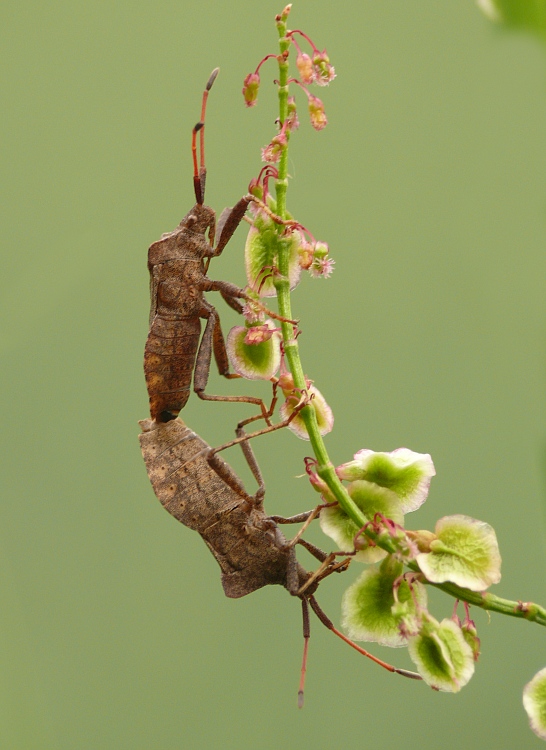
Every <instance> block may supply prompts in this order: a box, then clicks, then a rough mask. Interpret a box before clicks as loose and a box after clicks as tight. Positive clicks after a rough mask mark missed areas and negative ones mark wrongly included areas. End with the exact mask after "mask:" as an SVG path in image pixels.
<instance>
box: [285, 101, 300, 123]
mask: <svg viewBox="0 0 546 750" xmlns="http://www.w3.org/2000/svg"><path fill="white" fill-rule="evenodd" d="M284 125H285V128H286V129H287V130H297V129H298V128H299V126H300V121H299V120H298V113H297V111H296V99H295V98H294V97H293V96H289V97H288V114H287V115H286V120H285V123H284Z"/></svg>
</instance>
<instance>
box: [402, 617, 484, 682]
mask: <svg viewBox="0 0 546 750" xmlns="http://www.w3.org/2000/svg"><path fill="white" fill-rule="evenodd" d="M408 650H409V655H410V657H411V659H412V661H413V662H414V664H415V665H416V666H417V669H418V671H419V674H420V675H421V677H422V678H423V680H424V681H425V682H426V683H427V684H428V685H430V686H431V687H434V688H436V689H437V690H442V691H444V692H448V693H456V692H458V691H459V690H460V689H461V688H462V687H464V686H465V685H466V684H467V682H468V681H469V680H470V678H471V677H472V675H473V674H474V656H473V653H472V649H471V648H470V646H469V645H468V643H467V642H466V640H465V638H464V636H463V633H462V631H461V628H460V627H459V625H457V623H455V622H454V621H453V620H442V622H438V621H437V620H435V619H434V618H433V617H432V616H431V615H428V618H427V620H426V621H425V622H424V624H423V626H422V628H421V631H420V632H419V634H418V635H415V636H410V637H409V639H408Z"/></svg>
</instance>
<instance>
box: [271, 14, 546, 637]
mask: <svg viewBox="0 0 546 750" xmlns="http://www.w3.org/2000/svg"><path fill="white" fill-rule="evenodd" d="M277 29H278V32H279V46H280V55H279V58H278V60H279V121H280V123H281V124H282V123H284V121H285V119H286V117H287V113H288V90H289V89H288V76H289V73H288V59H287V57H285V56H284V54H283V53H285V52H287V51H288V48H289V47H290V39H288V38H287V37H286V31H287V26H286V18H281V19H279V20H278V21H277ZM289 139H290V133H287V140H288V141H289ZM288 145H289V143H288V142H287V144H286V146H285V147H284V148H283V150H282V153H281V157H280V159H279V166H278V173H279V176H278V179H277V180H276V184H275V191H276V198H277V206H276V213H277V214H278V215H279V216H280V217H281V218H282V219H286V218H287V213H286V192H287V188H288ZM278 231H279V234H280V233H282V231H283V227H282V226H279V227H278ZM280 246H281V248H282V249H281V250H280V252H279V258H278V265H279V269H278V270H279V277H278V278H277V279H276V280H275V287H276V290H277V299H278V304H279V312H280V314H281V315H282V316H283V317H284V318H287V319H289V320H292V319H293V316H292V307H291V303H290V282H289V280H288V277H289V251H288V244H287V243H284V244H283V243H280ZM281 328H282V335H283V347H284V354H285V357H286V361H287V364H288V368H289V370H290V372H291V373H292V377H293V378H294V385H295V387H296V388H298V389H300V390H302V391H303V390H305V389H306V388H307V383H306V380H305V376H304V372H303V367H302V364H301V360H300V355H299V346H298V342H297V340H296V338H295V337H294V331H293V327H292V325H291V324H290V323H281ZM300 414H301V417H302V419H303V421H304V423H305V427H306V428H307V432H308V434H309V440H310V443H311V446H312V448H313V452H314V454H315V457H316V459H317V462H318V467H317V474H318V475H319V476H320V477H321V479H323V480H324V481H325V482H326V484H327V486H328V488H329V489H330V491H331V492H332V494H333V496H334V497H335V498H336V500H337V501H338V503H339V505H340V507H341V508H342V509H343V511H344V512H345V513H346V514H347V515H348V516H349V518H351V520H352V521H353V522H354V523H355V524H356V525H357V527H358V528H362V527H365V529H364V531H365V533H366V535H367V536H368V537H369V538H370V539H371V540H372V541H375V542H376V543H377V545H378V546H380V547H381V548H382V549H384V550H386V551H387V552H389V553H391V554H392V553H394V552H396V545H395V543H394V542H393V540H391V538H390V537H389V535H388V534H380V535H379V536H378V535H377V534H376V533H375V532H374V531H373V529H372V528H370V525H368V519H367V518H366V516H364V514H363V513H362V511H361V510H360V509H359V508H358V507H357V505H355V503H354V502H353V500H352V499H351V497H350V496H349V494H348V492H347V490H346V489H345V487H344V486H343V485H342V484H341V482H340V480H339V478H338V476H337V474H336V472H335V469H334V465H333V464H332V462H331V461H330V458H329V456H328V452H327V450H326V446H325V445H324V441H323V439H322V436H321V435H320V433H319V429H318V424H317V417H316V412H315V409H314V408H313V406H312V405H309V406H305V407H304V408H303V409H302V410H301V412H300ZM408 567H409V568H410V569H411V570H415V571H419V568H418V566H417V565H416V563H409V565H408ZM425 583H428V584H429V585H431V586H434V587H435V588H437V589H441V590H442V591H444V592H445V593H446V594H449V595H450V596H453V597H455V598H456V599H459V600H460V601H464V602H467V603H468V604H473V605H474V606H476V607H480V608H481V609H486V610H489V611H492V612H499V613H500V614H504V615H508V616H510V617H519V618H522V619H525V620H529V621H531V622H536V623H538V624H539V625H546V609H544V608H543V607H541V606H539V605H538V604H534V603H531V602H525V603H524V602H515V601H509V600H508V599H501V598H500V597H498V596H495V595H494V594H489V593H480V592H474V591H470V590H469V589H465V588H461V587H460V586H456V585H455V584H453V583H437V584H434V583H430V582H429V581H425Z"/></svg>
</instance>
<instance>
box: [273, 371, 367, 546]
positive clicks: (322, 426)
mask: <svg viewBox="0 0 546 750" xmlns="http://www.w3.org/2000/svg"><path fill="white" fill-rule="evenodd" d="M306 390H307V394H308V395H309V396H311V397H312V398H311V401H310V403H311V406H312V407H313V408H314V410H315V414H316V416H317V425H318V429H319V432H320V434H321V435H327V434H328V433H329V432H331V431H332V427H333V426H334V413H333V411H332V409H331V408H330V407H329V406H328V404H327V402H326V399H325V398H324V396H323V395H322V393H321V392H320V391H319V389H318V388H315V386H314V385H310V386H309V387H308V388H307V389H306ZM297 403H298V402H297V400H294V399H293V398H290V399H287V400H286V401H285V402H284V403H283V405H282V406H281V408H280V415H281V417H282V419H288V417H289V416H290V415H291V414H292V412H293V411H294V408H295V406H296V405H297ZM288 429H290V430H292V432H293V433H294V434H296V435H297V436H298V437H299V438H301V439H302V440H309V433H308V432H307V427H306V426H305V422H304V421H303V419H302V417H301V415H300V414H296V416H295V417H294V419H293V420H292V421H291V422H290V424H289V425H288ZM355 533H356V532H355Z"/></svg>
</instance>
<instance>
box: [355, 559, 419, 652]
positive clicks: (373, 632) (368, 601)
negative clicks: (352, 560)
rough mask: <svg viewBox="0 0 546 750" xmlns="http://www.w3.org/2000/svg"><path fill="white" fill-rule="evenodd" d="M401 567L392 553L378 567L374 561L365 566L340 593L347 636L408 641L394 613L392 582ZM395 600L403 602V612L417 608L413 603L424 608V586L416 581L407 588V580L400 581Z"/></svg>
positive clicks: (397, 643)
mask: <svg viewBox="0 0 546 750" xmlns="http://www.w3.org/2000/svg"><path fill="white" fill-rule="evenodd" d="M403 569H404V566H403V565H402V563H401V562H398V561H396V560H394V559H393V558H392V556H391V557H388V558H387V559H386V560H385V561H384V562H383V563H382V564H381V565H380V566H379V567H378V566H375V565H373V566H370V567H369V568H367V569H366V570H365V571H364V573H362V575H361V576H360V577H359V578H358V579H357V580H356V581H355V583H353V584H352V585H351V586H349V588H348V589H347V590H346V592H345V594H344V595H343V602H342V605H341V606H342V616H343V619H342V624H343V627H344V628H345V630H346V631H347V634H348V635H349V637H350V638H352V639H353V640H356V641H374V642H376V643H380V644H382V645H383V646H390V647H391V648H392V647H399V646H405V645H406V644H407V638H406V637H405V636H404V635H402V634H401V632H400V627H399V626H400V620H401V618H400V616H399V615H396V614H394V613H393V606H394V604H395V600H394V593H393V585H394V582H395V581H396V579H397V578H398V577H399V576H400V575H401V574H402V572H403ZM412 591H413V595H412ZM398 603H399V604H402V605H404V607H405V616H406V617H407V616H410V617H411V615H413V614H415V613H416V612H417V604H416V603H418V604H419V605H420V606H422V607H423V608H426V605H427V593H426V589H425V587H424V586H423V585H422V584H421V583H418V582H417V581H415V582H413V583H412V590H410V587H409V585H408V583H407V582H406V581H405V580H404V581H402V583H401V584H400V586H399V587H398ZM399 608H400V607H398V609H399Z"/></svg>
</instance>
